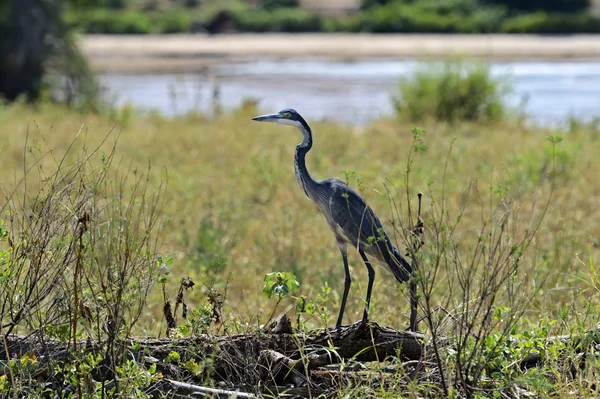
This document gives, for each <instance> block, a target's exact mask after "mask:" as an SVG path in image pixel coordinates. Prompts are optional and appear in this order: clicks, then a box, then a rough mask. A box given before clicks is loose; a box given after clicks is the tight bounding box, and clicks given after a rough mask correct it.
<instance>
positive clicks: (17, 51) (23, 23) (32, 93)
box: [0, 0, 98, 104]
mask: <svg viewBox="0 0 600 399" xmlns="http://www.w3.org/2000/svg"><path fill="white" fill-rule="evenodd" d="M2 3H3V4H2V5H1V6H0V97H4V98H5V99H7V100H8V101H14V100H15V99H17V98H18V97H19V96H22V95H24V96H26V97H27V98H28V99H29V100H36V99H38V98H39V97H40V95H41V94H42V93H43V91H44V89H46V88H48V90H51V91H54V92H57V93H58V94H59V96H60V97H61V99H62V100H65V101H67V102H68V103H70V104H73V103H75V102H77V103H79V104H81V103H83V102H85V103H88V104H89V103H90V101H95V99H96V98H97V94H98V85H97V84H96V82H95V79H94V78H93V75H92V74H91V72H90V70H89V68H88V66H87V63H86V62H85V59H84V58H83V57H82V55H81V53H80V52H79V49H78V48H77V45H76V43H75V40H74V38H73V35H72V34H71V32H70V29H69V28H68V27H67V25H66V24H65V23H64V21H63V18H62V17H63V9H64V7H63V1H61V0H5V1H3V2H2ZM49 72H54V73H55V74H56V75H61V76H62V77H63V78H66V79H55V80H54V82H52V80H51V79H48V76H49Z"/></svg>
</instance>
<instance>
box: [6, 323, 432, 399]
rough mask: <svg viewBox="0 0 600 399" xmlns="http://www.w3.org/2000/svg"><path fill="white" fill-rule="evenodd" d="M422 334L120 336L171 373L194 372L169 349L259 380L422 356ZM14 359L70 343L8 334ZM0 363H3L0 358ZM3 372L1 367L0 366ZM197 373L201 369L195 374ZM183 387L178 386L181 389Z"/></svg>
mask: <svg viewBox="0 0 600 399" xmlns="http://www.w3.org/2000/svg"><path fill="white" fill-rule="evenodd" d="M422 342H423V336H422V335H421V334H417V333H411V332H405V331H396V330H393V329H390V328H386V327H380V326H379V325H377V324H376V323H369V324H365V325H363V324H360V323H356V324H352V325H348V326H343V327H342V328H341V329H340V330H332V329H327V330H318V331H315V332H311V333H305V332H295V333H273V332H261V331H259V332H255V333H253V334H238V335H225V336H210V335H201V336H198V337H193V338H181V339H173V338H164V339H140V338H130V339H127V340H126V341H123V342H121V345H122V347H124V348H127V352H128V353H129V354H130V356H133V357H134V358H136V360H137V361H139V362H143V363H154V364H156V365H157V369H158V370H159V371H160V372H162V373H163V375H165V376H167V377H171V378H174V379H179V378H181V377H182V376H183V377H184V378H193V377H194V375H192V374H191V373H190V372H188V371H186V369H185V368H182V367H177V366H175V365H173V364H171V363H168V362H165V359H167V356H168V355H169V354H170V353H171V352H177V353H178V354H179V355H180V359H181V360H180V363H182V364H183V363H184V362H186V361H189V360H193V361H194V362H196V364H198V365H199V367H200V369H201V371H200V372H201V373H202V374H203V376H209V377H211V378H212V379H213V380H214V381H227V382H233V383H244V384H250V385H253V384H257V383H261V382H265V381H268V382H270V383H273V384H276V383H282V382H284V381H289V382H294V381H295V382H296V383H298V382H300V380H302V379H306V372H308V371H310V370H314V369H316V368H319V367H322V366H324V365H328V364H335V363H340V362H341V361H342V360H349V359H352V360H356V361H361V362H368V361H383V360H384V359H386V358H388V357H390V356H399V358H400V359H403V360H415V359H419V358H420V356H421V353H422V348H423V343H422ZM6 344H7V347H8V352H9V354H10V357H11V358H12V359H15V358H16V359H18V358H20V357H21V356H23V355H24V354H25V353H33V354H35V355H36V357H37V359H38V362H39V363H40V364H43V363H44V362H50V361H61V360H62V361H68V360H70V356H71V355H70V346H69V345H68V344H64V343H61V342H59V341H56V340H49V339H44V340H43V341H42V340H40V339H39V338H38V337H37V336H36V335H32V336H29V337H24V336H19V335H9V336H7V337H6ZM80 345H81V346H82V347H83V348H86V350H88V351H96V350H98V352H100V351H99V346H98V345H97V344H92V343H87V345H86V343H85V342H82V343H80ZM6 359H7V356H6V352H5V350H0V360H6ZM0 365H1V364H0ZM0 373H2V371H1V367H0ZM197 376H198V375H197ZM181 389H183V388H182V387H177V390H181Z"/></svg>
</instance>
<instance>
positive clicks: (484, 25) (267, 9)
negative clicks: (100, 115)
mask: <svg viewBox="0 0 600 399" xmlns="http://www.w3.org/2000/svg"><path fill="white" fill-rule="evenodd" d="M559 2H560V0H557V4H558V3H559ZM509 3H510V2H509ZM511 4H512V3H511ZM511 4H508V3H506V4H505V2H502V1H497V2H491V1H479V0H444V1H435V0H418V1H410V2H404V1H374V2H369V4H366V3H365V4H363V9H362V10H360V11H359V12H357V13H355V14H353V15H350V16H343V15H340V16H323V15H318V14H315V13H313V12H311V11H308V10H305V9H303V8H301V7H299V6H298V3H297V1H295V0H285V1H283V0H281V1H280V0H277V1H271V0H269V1H265V2H264V3H263V4H262V6H260V7H258V8H251V7H248V6H247V5H246V6H245V5H243V4H237V3H234V4H231V5H229V6H226V5H222V6H220V7H217V8H215V7H209V6H208V5H206V6H203V5H200V6H198V7H196V8H194V10H193V11H191V10H189V9H186V8H185V7H184V6H185V5H181V6H179V7H178V6H176V5H174V6H172V7H169V8H167V9H166V10H165V9H156V10H155V9H153V10H152V11H148V10H147V9H145V8H143V7H142V8H140V7H134V6H129V7H126V8H125V9H123V10H121V9H115V8H110V7H107V6H106V5H97V6H96V7H89V6H88V7H71V8H70V12H69V13H68V21H69V23H70V26H73V27H76V28H77V29H78V30H80V31H82V32H86V33H113V34H128V33H177V32H191V31H195V30H197V29H199V27H200V26H205V27H206V26H207V25H208V23H209V22H208V21H210V20H211V18H212V17H213V16H214V15H215V12H216V11H217V10H228V11H229V13H228V14H227V15H228V16H227V17H226V19H227V21H228V24H230V25H228V26H231V27H232V28H233V29H235V30H237V31H240V32H338V31H339V32H375V33H392V32H401V33H411V32H439V33H451V32H453V33H492V32H518V31H523V32H532V33H570V32H597V31H598V24H597V23H595V22H597V18H596V17H594V16H593V15H592V14H589V13H587V12H584V11H581V12H580V13H579V14H570V13H566V14H565V13H564V12H566V11H568V10H566V9H563V8H561V7H547V8H546V7H542V8H539V7H538V8H532V9H528V11H527V13H525V14H520V13H515V12H512V5H511ZM536 10H538V11H536ZM545 13H549V14H545ZM540 15H544V21H540V18H541V17H540ZM515 25H516V26H517V27H516V28H515ZM505 26H506V28H504V27H505Z"/></svg>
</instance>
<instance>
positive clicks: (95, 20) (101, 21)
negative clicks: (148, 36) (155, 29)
mask: <svg viewBox="0 0 600 399" xmlns="http://www.w3.org/2000/svg"><path fill="white" fill-rule="evenodd" d="M69 20H71V22H72V23H73V24H74V25H75V26H77V27H79V28H80V29H81V30H82V31H83V32H85V33H108V34H136V33H138V34H140V33H150V32H152V22H151V21H150V19H149V18H148V16H147V15H146V14H144V13H142V12H136V11H127V12H122V11H111V10H106V9H97V10H91V11H84V12H80V13H77V14H73V15H71V16H70V18H69Z"/></svg>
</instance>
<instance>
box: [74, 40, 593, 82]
mask: <svg viewBox="0 0 600 399" xmlns="http://www.w3.org/2000/svg"><path fill="white" fill-rule="evenodd" d="M80 41H81V48H82V50H83V52H84V54H85V55H86V57H87V58H88V59H89V61H90V63H91V65H92V68H94V70H97V71H103V72H127V73H149V72H153V73H160V72H194V71H198V70H201V69H203V68H205V67H207V66H209V65H212V64H219V63H224V62H244V61H249V60H253V59H256V58H257V57H274V58H289V57H303V56H311V57H323V58H330V59H335V60H340V59H345V60H348V61H352V60H358V59H362V58H371V57H374V58H377V57H378V58H396V59H402V58H404V59H407V58H418V59H443V58H451V57H457V56H465V57H474V58H480V59H481V58H483V59H486V60H487V59H489V60H565V59H578V60H581V59H600V35H572V36H540V35H436V34H391V35H375V34H340V33H336V34H318V33H317V34H285V33H276V34H223V35H215V36H210V35H205V34H184V35H86V36H82V37H81V39H80Z"/></svg>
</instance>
